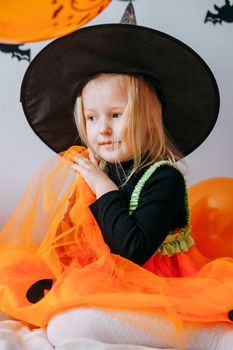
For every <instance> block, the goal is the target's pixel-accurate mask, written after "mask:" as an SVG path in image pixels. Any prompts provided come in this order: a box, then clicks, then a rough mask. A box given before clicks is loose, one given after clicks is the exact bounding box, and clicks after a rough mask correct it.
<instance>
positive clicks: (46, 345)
mask: <svg viewBox="0 0 233 350" xmlns="http://www.w3.org/2000/svg"><path fill="white" fill-rule="evenodd" d="M5 318H6V317H5ZM0 319H2V320H0V350H53V349H55V348H54V347H53V346H52V345H51V343H50V342H49V341H48V338H47V333H46V330H45V329H34V330H30V329H29V328H28V327H27V326H25V325H24V324H23V323H21V322H19V321H15V320H12V319H11V320H9V319H8V320H6V319H5V320H3V319H4V316H2V317H1V315H0ZM193 340H194V341H193V342H192V345H191V346H189V347H188V349H187V350H200V349H205V350H232V349H233V328H232V327H230V326H216V327H215V328H213V329H212V331H211V332H208V331H207V330H206V329H205V330H200V332H198V336H197V337H196V340H195V339H193ZM76 349H77V350H152V348H151V347H145V346H137V345H126V344H122V345H119V344H105V343H102V342H99V341H95V340H90V339H84V338H83V339H80V338H79V339H72V338H71V339H66V340H65V341H63V342H62V343H61V344H59V346H58V347H57V348H56V350H76ZM153 350H159V349H158V348H153ZM163 350H174V349H164V348H163ZM175 350H179V349H175Z"/></svg>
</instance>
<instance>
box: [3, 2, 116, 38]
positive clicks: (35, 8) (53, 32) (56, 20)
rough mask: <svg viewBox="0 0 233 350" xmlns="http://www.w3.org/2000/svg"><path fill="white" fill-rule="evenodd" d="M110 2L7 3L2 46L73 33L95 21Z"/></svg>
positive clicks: (4, 8) (4, 5)
mask: <svg viewBox="0 0 233 350" xmlns="http://www.w3.org/2000/svg"><path fill="white" fill-rule="evenodd" d="M110 2H111V0H78V1H77V0H39V1H38V0H37V1H28V0H5V1H2V2H1V11H0V42H2V43H25V42H31V41H40V40H47V39H52V38H56V37H60V36H63V35H65V34H68V33H71V32H73V31H75V30H76V29H78V28H79V27H81V26H83V25H84V24H85V23H87V22H89V21H90V20H91V19H93V18H94V17H96V16H97V15H98V14H99V13H100V12H101V11H102V10H103V9H104V8H105V7H106V6H107V5H108V4H109V3H110Z"/></svg>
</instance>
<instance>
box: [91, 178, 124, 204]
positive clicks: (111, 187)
mask: <svg viewBox="0 0 233 350" xmlns="http://www.w3.org/2000/svg"><path fill="white" fill-rule="evenodd" d="M110 191H119V188H118V187H117V185H116V184H115V183H114V182H113V181H111V180H110V179H109V180H106V181H104V182H103V183H100V184H98V185H97V186H96V199H98V198H100V197H101V196H103V195H104V194H106V193H108V192H110Z"/></svg>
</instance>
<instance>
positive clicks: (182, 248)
mask: <svg viewBox="0 0 233 350" xmlns="http://www.w3.org/2000/svg"><path fill="white" fill-rule="evenodd" d="M163 165H169V166H171V167H173V168H175V169H177V170H178V171H180V170H179V169H178V168H177V167H176V165H175V164H173V163H171V162H170V161H168V160H162V161H159V162H156V163H154V164H152V165H151V166H150V167H149V168H148V169H147V170H146V172H145V173H144V174H143V176H142V177H141V178H140V180H139V181H138V183H137V184H136V186H135V188H134V190H133V193H132V195H131V199H130V203H129V214H132V213H133V211H134V210H135V209H136V208H137V206H138V202H139V197H140V193H141V191H142V189H143V186H144V185H145V183H146V182H147V180H148V179H149V178H150V177H151V176H152V175H153V173H154V172H155V171H156V170H157V169H158V168H160V167H161V166H163ZM184 181H185V179H184ZM184 204H185V210H186V220H187V225H186V226H185V227H182V228H178V229H176V230H175V231H171V232H169V233H168V235H167V237H166V239H165V240H164V241H163V243H162V244H161V245H160V246H159V248H158V249H157V251H156V252H155V254H156V253H161V254H162V255H169V256H172V255H174V254H177V253H180V252H187V251H188V250H189V248H191V247H192V246H193V245H194V240H193V238H192V236H191V235H190V232H191V228H190V209H189V202H188V190H187V184H186V181H185V198H184Z"/></svg>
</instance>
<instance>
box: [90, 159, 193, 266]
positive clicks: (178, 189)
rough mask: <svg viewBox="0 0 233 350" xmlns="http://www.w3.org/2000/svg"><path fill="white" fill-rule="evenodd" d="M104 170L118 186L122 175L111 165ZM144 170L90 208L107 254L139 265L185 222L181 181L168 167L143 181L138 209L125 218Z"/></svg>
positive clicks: (178, 173) (182, 183) (128, 164)
mask: <svg viewBox="0 0 233 350" xmlns="http://www.w3.org/2000/svg"><path fill="white" fill-rule="evenodd" d="M129 167H130V163H129V162H127V163H125V164H124V170H125V171H126V173H127V171H128V170H129ZM107 170H108V174H109V177H110V178H111V179H112V181H113V182H114V183H115V184H116V185H117V186H118V187H119V186H120V185H121V184H122V182H123V181H124V173H123V172H122V171H121V170H120V168H118V169H117V170H116V168H115V165H108V169H107ZM145 170H146V169H143V170H141V171H139V172H138V173H135V174H134V176H133V177H132V178H131V179H130V180H129V182H128V183H127V184H126V185H124V186H123V187H120V188H119V191H117V190H115V191H110V192H108V193H106V194H104V195H103V196H101V197H100V198H99V199H97V200H96V201H95V202H94V203H93V204H92V205H91V206H90V209H91V211H92V213H93V215H94V216H95V218H96V221H97V222H98V224H99V226H100V229H101V231H102V234H103V237H104V240H105V242H106V243H107V244H108V246H109V247H110V250H111V252H112V253H115V254H119V255H121V256H123V257H125V258H127V259H129V260H131V261H133V262H135V263H137V264H139V265H143V264H144V263H145V262H146V261H147V260H148V259H149V258H150V257H151V256H152V255H153V253H154V252H155V251H156V249H157V248H158V247H159V246H160V244H161V243H162V242H163V241H164V239H165V238H166V236H167V234H168V233H169V232H170V231H172V230H175V229H177V228H181V227H183V226H185V224H186V220H187V217H186V209H185V183H184V178H183V176H182V175H181V173H180V172H179V171H178V170H176V169H174V168H172V167H170V166H168V165H164V166H162V167H160V168H159V169H157V170H156V171H155V173H154V174H153V175H152V177H151V178H150V179H148V180H147V182H146V183H145V185H144V187H143V189H142V192H141V194H140V198H139V203H138V207H137V208H136V209H135V211H134V212H133V213H132V214H131V215H129V201H130V198H131V194H132V191H133V190H134V188H135V185H136V184H137V182H138V180H139V179H140V178H141V176H142V175H143V173H144V171H145ZM118 174H119V175H120V176H118Z"/></svg>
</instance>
